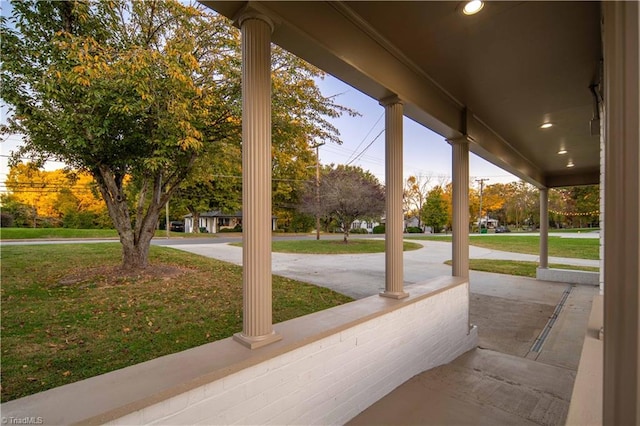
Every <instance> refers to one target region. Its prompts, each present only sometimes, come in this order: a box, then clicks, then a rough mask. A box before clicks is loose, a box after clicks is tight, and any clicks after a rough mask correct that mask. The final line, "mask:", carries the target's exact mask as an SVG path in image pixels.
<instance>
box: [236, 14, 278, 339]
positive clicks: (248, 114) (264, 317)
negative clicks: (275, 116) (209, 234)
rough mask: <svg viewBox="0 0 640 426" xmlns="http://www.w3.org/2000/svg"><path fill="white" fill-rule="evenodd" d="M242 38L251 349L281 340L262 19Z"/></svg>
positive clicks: (267, 54)
mask: <svg viewBox="0 0 640 426" xmlns="http://www.w3.org/2000/svg"><path fill="white" fill-rule="evenodd" d="M238 23H239V24H240V29H241V32H242V226H243V234H242V259H243V260H242V263H243V273H242V288H243V320H242V333H237V334H235V335H234V336H233V337H234V339H235V340H237V341H238V342H240V343H242V344H243V345H245V346H247V347H249V348H251V349H255V348H259V347H261V346H264V345H267V344H269V343H272V342H275V341H277V340H280V339H281V338H282V336H280V335H278V334H276V333H275V332H274V331H273V325H272V316H271V315H272V311H271V309H272V303H271V32H272V31H273V24H272V23H271V22H270V20H269V19H268V18H266V17H264V16H260V15H256V14H245V15H243V16H241V17H240V19H239V20H238Z"/></svg>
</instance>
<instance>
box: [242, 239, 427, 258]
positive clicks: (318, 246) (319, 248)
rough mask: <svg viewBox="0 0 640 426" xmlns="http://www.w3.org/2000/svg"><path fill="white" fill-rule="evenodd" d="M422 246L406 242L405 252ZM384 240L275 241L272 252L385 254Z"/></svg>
mask: <svg viewBox="0 0 640 426" xmlns="http://www.w3.org/2000/svg"><path fill="white" fill-rule="evenodd" d="M231 245H233V246H236V247H242V243H232V244H231ZM420 248H422V244H417V243H411V242H407V241H405V242H404V243H403V250H404V251H410V250H418V249H420ZM384 250H385V242H384V240H369V239H366V240H365V239H361V240H360V239H352V240H349V242H348V243H347V244H345V243H344V242H343V241H342V240H281V241H273V242H272V244H271V251H273V252H274V253H299V254H359V253H384Z"/></svg>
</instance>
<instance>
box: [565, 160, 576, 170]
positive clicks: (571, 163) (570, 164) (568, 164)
mask: <svg viewBox="0 0 640 426" xmlns="http://www.w3.org/2000/svg"><path fill="white" fill-rule="evenodd" d="M573 166H575V164H573V160H569V162H568V163H567V167H569V168H571V167H573Z"/></svg>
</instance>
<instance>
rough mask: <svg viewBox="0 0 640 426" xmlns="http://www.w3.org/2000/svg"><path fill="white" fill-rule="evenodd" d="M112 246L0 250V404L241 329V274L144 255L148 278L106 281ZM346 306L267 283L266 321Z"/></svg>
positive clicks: (168, 254) (161, 251)
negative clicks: (269, 292)
mask: <svg viewBox="0 0 640 426" xmlns="http://www.w3.org/2000/svg"><path fill="white" fill-rule="evenodd" d="M120 257H121V246H120V244H118V243H96V244H56V245H22V246H5V247H3V248H2V264H1V265H2V288H1V299H2V313H1V319H2V372H1V376H2V377H1V380H2V392H1V395H2V398H1V399H2V402H5V401H9V400H12V399H15V398H19V397H22V396H26V395H30V394H33V393H36V392H41V391H44V390H46V389H50V388H53V387H57V386H61V385H64V384H68V383H72V382H75V381H78V380H82V379H85V378H88V377H92V376H95V375H98V374H102V373H106V372H109V371H112V370H116V369H119V368H123V367H126V366H129V365H132V364H137V363H140V362H143V361H146V360H149V359H152V358H156V357H159V356H162V355H166V354H170V353H174V352H178V351H182V350H185V349H188V348H192V347H195V346H198V345H202V344H205V343H208V342H212V341H215V340H219V339H223V338H226V337H229V336H231V335H232V334H233V333H236V332H238V331H241V330H242V269H241V268H240V267H239V266H235V265H232V264H229V263H225V262H221V261H217V260H214V259H208V258H205V257H201V256H197V255H194V254H190V253H185V252H183V251H179V250H175V249H172V248H167V247H156V246H152V247H151V253H150V260H151V266H150V267H149V271H148V273H144V274H139V275H135V276H129V277H118V276H113V275H110V271H112V270H113V268H111V269H110V267H115V266H117V265H119V263H120ZM351 300H352V299H351V298H349V297H347V296H344V295H342V294H339V293H336V292H333V291H331V290H329V289H326V288H322V287H317V286H314V285H310V284H306V283H303V282H299V281H295V280H291V279H287V278H283V277H279V276H274V277H273V321H274V323H277V322H281V321H285V320H288V319H291V318H295V317H298V316H302V315H306V314H309V313H312V312H315V311H320V310H323V309H327V308H330V307H333V306H336V305H340V304H343V303H346V302H349V301H351Z"/></svg>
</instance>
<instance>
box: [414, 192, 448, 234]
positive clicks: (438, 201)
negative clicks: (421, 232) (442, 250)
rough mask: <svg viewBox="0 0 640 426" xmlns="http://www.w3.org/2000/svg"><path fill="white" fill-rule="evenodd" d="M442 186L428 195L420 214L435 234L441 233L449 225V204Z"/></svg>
mask: <svg viewBox="0 0 640 426" xmlns="http://www.w3.org/2000/svg"><path fill="white" fill-rule="evenodd" d="M443 193H444V191H443V189H442V187H441V186H436V187H435V188H433V189H432V190H431V191H429V193H428V194H427V201H426V202H425V204H424V206H423V207H422V211H421V212H420V214H421V216H422V220H423V221H424V223H425V225H427V226H430V227H431V228H432V229H433V232H440V230H441V229H442V227H443V226H444V225H446V223H447V219H448V216H447V203H446V200H445V197H444V195H443Z"/></svg>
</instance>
